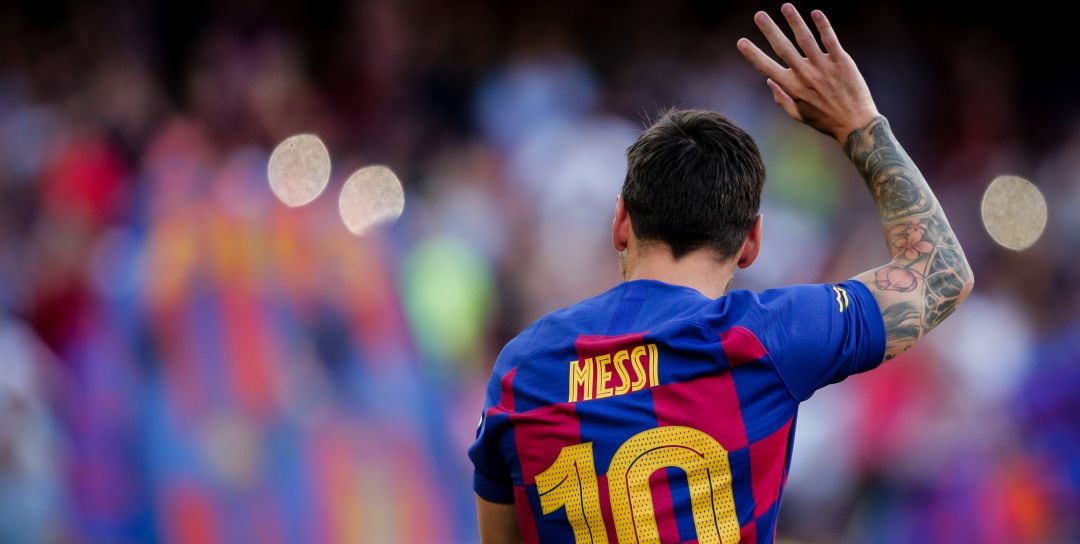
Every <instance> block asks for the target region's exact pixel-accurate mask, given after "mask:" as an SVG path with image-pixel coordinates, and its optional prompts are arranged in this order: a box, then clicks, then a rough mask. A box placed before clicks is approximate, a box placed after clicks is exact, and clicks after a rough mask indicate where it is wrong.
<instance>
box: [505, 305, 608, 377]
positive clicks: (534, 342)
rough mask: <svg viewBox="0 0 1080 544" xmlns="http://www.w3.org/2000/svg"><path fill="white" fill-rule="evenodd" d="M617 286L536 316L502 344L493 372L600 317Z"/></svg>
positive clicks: (568, 336)
mask: <svg viewBox="0 0 1080 544" xmlns="http://www.w3.org/2000/svg"><path fill="white" fill-rule="evenodd" d="M619 288H620V286H619V285H616V286H615V287H612V288H611V289H609V290H607V291H604V292H603V293H599V294H597V295H594V296H592V297H589V298H586V299H584V300H581V301H579V302H576V303H574V304H571V305H569V306H564V307H562V308H559V309H557V310H553V311H551V312H548V313H547V314H544V315H543V316H540V317H539V318H537V319H536V320H535V321H533V322H532V323H530V324H528V325H527V326H526V327H525V328H524V329H522V330H521V332H519V333H518V334H517V335H516V336H514V337H513V338H512V339H510V341H509V342H507V343H506V345H504V346H503V349H502V351H501V352H500V353H499V358H498V359H497V360H496V362H495V371H496V373H499V374H502V373H505V372H507V371H509V370H510V369H512V368H515V367H517V366H518V365H519V364H520V363H521V362H522V361H523V360H525V359H527V358H528V356H529V355H531V354H533V353H535V352H536V351H538V350H541V349H544V348H550V347H552V346H555V345H559V344H562V343H563V342H565V341H566V340H567V339H572V338H576V337H577V335H578V334H579V333H580V331H581V330H588V329H590V326H589V325H590V324H591V323H592V322H595V321H600V320H602V318H603V316H604V315H605V314H606V312H607V311H608V310H609V309H610V307H611V305H612V303H613V300H614V299H616V298H617V296H618V291H619Z"/></svg>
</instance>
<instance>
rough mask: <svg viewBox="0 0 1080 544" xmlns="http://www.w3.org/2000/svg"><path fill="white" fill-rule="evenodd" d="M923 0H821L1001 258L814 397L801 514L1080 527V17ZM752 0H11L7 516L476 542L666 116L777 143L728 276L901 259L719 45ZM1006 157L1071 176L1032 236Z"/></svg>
mask: <svg viewBox="0 0 1080 544" xmlns="http://www.w3.org/2000/svg"><path fill="white" fill-rule="evenodd" d="M914 6H915V5H914V4H909V3H907V2H898V1H893V2H872V3H871V2H867V3H860V4H854V3H852V4H847V5H830V4H823V5H809V4H805V3H800V4H798V7H800V8H801V9H802V10H803V11H804V13H806V12H808V11H809V9H810V8H815V7H816V8H824V9H825V10H826V13H827V14H828V15H829V16H830V18H832V19H833V22H834V24H835V26H836V28H837V30H838V33H839V35H840V38H841V41H842V42H843V43H844V44H845V47H846V48H847V49H848V50H849V51H851V52H852V55H853V56H854V58H855V60H856V62H857V63H858V65H859V66H860V68H861V69H862V71H863V73H864V75H865V77H866V79H867V80H868V82H869V84H870V87H871V90H872V92H873V93H874V96H875V98H876V100H877V103H878V106H879V109H880V110H881V111H882V112H883V113H884V114H885V115H886V116H888V117H889V119H890V121H891V123H892V125H893V127H894V129H895V130H896V132H897V134H898V136H899V138H900V140H901V141H902V142H903V144H904V145H905V146H906V147H907V149H908V151H909V152H910V153H911V154H912V155H913V156H914V158H915V159H916V162H917V163H918V164H919V166H920V168H921V170H922V171H923V172H924V174H926V176H927V178H928V179H929V180H930V182H931V184H932V185H933V186H934V188H935V190H936V191H938V194H939V196H940V199H941V200H942V202H943V204H944V206H945V209H946V210H947V211H948V213H949V217H950V219H951V220H952V222H953V224H954V226H955V227H956V230H957V231H958V234H959V236H960V239H961V241H962V242H963V244H964V247H965V250H966V251H967V254H968V256H969V258H970V260H971V262H972V264H973V267H974V269H975V271H976V275H977V276H978V286H977V288H976V292H975V294H974V295H973V296H972V297H971V299H970V300H969V302H968V303H967V305H966V306H965V307H964V308H963V309H962V310H961V311H960V312H959V313H958V314H957V315H956V316H955V317H954V318H953V319H951V320H949V321H947V322H946V323H945V324H944V325H943V326H942V327H940V329H939V330H936V331H935V332H934V333H933V334H932V335H931V336H930V338H929V340H928V341H926V342H925V343H923V344H920V345H919V346H918V347H917V348H916V349H914V350H913V351H912V352H910V353H909V354H907V355H905V356H904V357H903V358H901V359H899V360H896V361H893V362H890V363H888V364H886V365H884V366H883V367H882V368H881V369H880V370H877V371H875V372H873V373H871V374H869V375H862V376H858V377H855V378H852V379H849V380H848V381H847V382H845V383H843V384H841V385H838V386H834V387H831V388H829V389H826V390H824V391H822V392H819V393H818V394H817V395H815V397H814V398H813V399H812V400H811V401H810V402H808V403H807V404H806V405H804V408H803V411H802V417H801V418H800V424H799V428H798V434H797V438H796V444H797V445H796V452H795V459H794V462H793V469H792V474H791V477H790V481H789V485H788V488H787V493H786V495H785V504H784V507H783V509H782V510H781V522H780V535H781V537H782V539H784V540H785V541H787V542H881V543H891V542H912V541H921V542H988V543H997V542H1002V543H1004V542H1009V543H1012V542H1076V541H1078V539H1080V519H1078V516H1077V512H1080V394H1078V393H1077V392H1078V391H1080V297H1078V295H1080V260H1078V259H1077V257H1076V255H1077V251H1078V250H1080V102H1078V100H1077V97H1078V94H1077V88H1080V71H1078V70H1077V69H1076V67H1077V60H1076V54H1077V53H1078V52H1080V51H1078V50H1080V47H1077V46H1076V42H1075V35H1076V32H1075V28H1074V26H1075V21H1076V20H1078V17H1077V15H1078V13H1077V11H1078V9H1077V8H1076V7H1075V5H1074V6H1073V7H1060V8H1059V7H1049V6H1047V7H1038V6H1036V5H1035V4H1034V3H1030V2H1027V3H1023V4H1021V5H1012V6H1005V5H1003V6H1001V7H990V6H989V5H988V4H987V3H970V4H967V5H963V4H952V3H947V2H938V3H936V5H935V6H934V7H933V9H929V10H923V9H921V8H918V7H914ZM757 8H766V9H769V10H770V11H771V13H773V14H774V16H775V15H776V14H777V12H778V9H779V2H777V3H775V4H752V3H746V2H743V3H738V4H734V5H732V4H729V3H725V2H708V1H698V2H651V3H645V2H640V3H633V4H629V5H624V4H623V3H620V2H598V3H589V2H578V1H570V0H556V1H553V2H544V3H537V4H532V5H530V4H526V3H519V2H499V1H494V0H491V1H474V0H469V1H462V2H459V1H449V0H444V1H411V2H393V1H379V2H363V3H355V4H353V3H342V2H336V1H325V0H323V1H314V2H305V3H296V4H295V5H291V6H284V5H278V4H273V3H268V2H260V1H257V0H250V1H244V2H230V3H219V2H209V1H191V2H183V3H179V2H178V3H165V2H138V1H135V0H126V1H125V0H110V1H105V2H96V3H83V2H62V1H60V2H57V1H35V0H25V1H22V2H5V3H4V4H3V7H0V36H2V37H3V38H2V40H3V41H2V45H0V315H2V316H3V317H2V318H0V541H2V542H172V543H180V542H267V543H276V542H282V543H289V542H470V541H475V539H476V530H475V521H474V519H475V518H474V515H475V513H474V506H473V495H472V492H471V489H470V465H469V463H468V460H467V458H466V457H465V453H464V452H465V449H466V447H467V445H468V444H469V442H470V441H471V439H472V436H473V432H474V429H475V424H476V419H477V417H478V415H479V409H480V404H481V401H482V393H481V392H482V387H483V383H484V380H485V378H486V374H487V372H488V371H489V369H490V365H491V363H492V361H493V359H494V356H495V355H496V353H497V352H498V349H499V348H500V347H501V344H502V343H503V342H505V341H506V340H507V339H509V338H510V337H511V336H512V335H513V334H514V333H515V332H516V331H517V330H519V328H520V327H522V326H523V325H525V324H527V323H528V322H530V321H532V320H533V319H535V318H536V317H538V316H540V315H542V314H543V313H544V312H547V311H549V310H551V309H554V308H556V307H559V306H561V305H565V304H568V303H571V302H574V301H576V300H577V299H579V298H582V297H585V296H588V295H591V294H593V293H595V292H598V291H600V290H603V289H605V288H606V287H608V286H610V285H611V284H613V282H615V281H617V276H616V272H617V268H616V258H615V254H614V251H613V250H612V249H611V248H610V243H609V225H610V216H611V213H612V210H613V207H614V202H615V195H616V194H617V192H618V190H619V187H620V186H621V182H622V177H623V174H624V168H625V166H624V150H625V147H626V146H627V145H628V144H629V143H630V142H631V141H632V140H633V138H634V137H635V135H636V133H637V131H639V130H640V128H641V127H642V126H643V123H644V122H645V121H646V120H647V119H648V118H649V117H650V116H651V115H654V114H655V112H656V111H657V110H659V109H661V108H664V107H667V106H673V105H677V106H683V107H702V108H711V109H715V110H718V111H720V112H722V113H724V114H726V115H728V116H730V117H731V118H733V119H734V120H735V121H737V122H738V123H740V124H741V125H743V126H745V127H746V128H747V129H748V131H749V132H750V133H751V134H752V135H753V136H754V137H755V138H756V139H757V140H758V142H759V144H760V146H761V148H762V152H763V155H764V157H765V159H766V162H767V167H768V172H769V178H768V182H767V184H766V192H765V195H766V199H765V204H764V209H763V211H764V213H765V217H766V221H765V241H766V242H765V249H764V251H763V255H762V257H761V259H760V261H759V262H758V264H756V265H755V266H754V267H752V268H751V269H750V270H749V271H744V272H741V273H740V274H739V275H738V277H737V279H736V284H737V285H736V287H741V288H752V289H759V288H765V287H769V286H776V285H780V284H785V283H791V282H807V281H826V280H840V279H844V278H846V277H849V276H851V275H853V274H855V273H857V272H859V271H861V270H864V269H866V268H868V267H870V266H872V265H876V264H878V262H879V261H881V260H882V259H883V258H885V255H886V253H885V250H884V248H883V247H882V241H881V234H880V232H879V229H878V226H877V222H876V218H875V216H874V215H873V209H872V205H871V202H870V199H869V198H868V197H867V195H866V194H864V192H865V191H864V189H863V188H862V184H861V183H860V180H858V178H857V175H856V174H855V172H854V169H853V168H852V167H850V165H849V164H848V163H847V162H846V160H845V159H844V157H843V155H842V154H841V153H840V152H839V150H838V147H837V146H836V145H835V144H834V143H832V142H830V141H827V140H826V139H825V138H823V137H821V136H820V135H818V134H817V133H815V132H813V131H812V130H810V129H808V128H806V127H803V126H800V125H797V124H796V123H794V122H793V121H791V120H790V119H788V118H786V116H785V115H784V114H783V112H782V111H781V110H780V109H779V108H778V107H776V106H775V105H774V104H772V103H771V97H770V94H769V92H768V89H767V87H766V86H765V84H764V82H763V81H762V80H761V78H760V77H759V76H758V75H757V74H756V73H755V72H753V70H752V69H751V68H750V67H749V65H748V64H746V63H745V61H744V60H743V59H742V58H741V57H739V56H738V53H737V51H736V50H735V46H734V45H735V41H736V39H737V38H738V37H740V36H747V37H750V38H751V39H753V40H755V41H756V42H757V43H759V44H763V43H764V41H763V40H762V39H761V38H760V36H759V35H758V33H757V31H756V29H755V28H754V27H753V24H752V21H751V14H752V12H753V10H754V9H757ZM1062 10H1064V11H1062ZM1069 10H1071V13H1070V12H1069ZM298 132H315V133H318V134H319V135H321V136H322V137H323V138H324V139H325V141H326V142H327V145H328V147H329V149H330V153H331V156H332V157H333V159H334V170H333V175H332V178H331V184H330V187H329V188H328V190H327V191H326V193H325V194H323V195H322V197H321V198H320V199H319V200H317V201H316V202H315V203H313V204H311V205H308V206H306V207H302V208H297V209H289V208H286V207H284V206H282V205H281V204H280V203H278V202H277V201H276V200H275V199H274V197H273V195H272V193H271V192H270V190H269V187H268V184H267V180H266V164H267V158H268V153H269V150H270V149H271V148H272V147H273V146H274V145H275V144H276V143H277V142H279V141H281V140H282V139H284V138H285V137H287V136H289V135H291V134H295V133H298ZM374 163H380V164H386V165H388V166H390V167H391V168H393V169H394V170H395V171H396V172H397V173H398V174H399V176H400V177H401V179H402V181H403V183H404V185H405V188H406V207H405V213H404V215H403V217H402V218H401V220H400V221H398V222H397V223H396V224H394V225H393V226H390V227H388V228H384V229H380V230H377V231H374V232H372V233H369V234H368V235H365V236H363V237H359V238H357V237H354V236H352V235H351V234H349V233H348V231H347V230H346V229H345V228H344V226H343V225H342V223H341V220H340V218H339V217H338V214H337V208H336V195H337V192H338V190H339V189H340V186H341V182H342V181H343V180H344V178H345V176H347V175H348V173H349V172H351V171H352V170H354V169H355V168H357V167H358V166H362V165H367V164H374ZM1001 173H1013V174H1018V175H1022V176H1025V177H1028V178H1029V179H1032V180H1033V181H1034V182H1035V183H1036V184H1037V185H1038V186H1039V187H1040V188H1041V189H1042V191H1043V192H1044V193H1045V195H1046V197H1047V200H1048V202H1049V208H1050V209H1049V212H1050V215H1049V224H1048V225H1047V230H1046V232H1045V234H1044V235H1043V237H1042V239H1041V240H1040V241H1039V242H1038V243H1037V244H1036V245H1035V246H1033V247H1032V248H1030V249H1028V250H1026V251H1023V252H1021V253H1015V252H1010V251H1007V250H1004V249H1002V248H999V247H998V246H996V245H995V244H994V243H993V242H992V240H991V239H990V238H989V237H988V236H987V234H986V233H985V231H984V230H983V228H982V226H981V224H980V221H979V208H978V203H979V198H980V195H981V193H982V191H983V189H984V188H985V187H986V185H987V184H988V183H989V181H990V180H991V179H992V178H993V176H995V175H997V174H1001Z"/></svg>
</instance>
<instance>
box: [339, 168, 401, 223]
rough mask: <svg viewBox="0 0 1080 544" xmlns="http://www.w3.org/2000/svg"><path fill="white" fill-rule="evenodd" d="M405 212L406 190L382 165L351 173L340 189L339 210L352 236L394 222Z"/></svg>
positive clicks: (390, 171) (392, 173)
mask: <svg viewBox="0 0 1080 544" xmlns="http://www.w3.org/2000/svg"><path fill="white" fill-rule="evenodd" d="M404 210H405V190H404V189H403V188H402V187H401V181H399V180H398V178H397V176H396V175H394V172H393V171H392V170H390V169H389V168H387V167H385V166H367V167H364V168H361V169H359V170H357V171H356V172H353V175H351V176H349V179H348V180H346V181H345V186H344V187H342V188H341V197H340V198H339V199H338V211H339V212H340V213H341V220H342V221H344V222H345V226H346V227H348V229H349V231H350V232H352V233H353V234H356V235H360V234H363V233H365V232H367V230H368V229H370V228H371V227H374V226H376V225H380V224H384V223H388V222H393V221H395V220H397V218H398V217H401V212H402V211H404Z"/></svg>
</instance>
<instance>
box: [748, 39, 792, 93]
mask: <svg viewBox="0 0 1080 544" xmlns="http://www.w3.org/2000/svg"><path fill="white" fill-rule="evenodd" d="M736 47H737V48H738V49H739V52H740V53H742V54H743V56H744V57H746V60H748V61H750V64H753V65H754V68H756V69H757V71H758V72H761V75H763V76H765V77H768V78H772V79H774V80H776V81H784V82H787V81H788V80H789V77H790V76H789V75H788V71H787V68H784V67H783V66H780V64H779V63H778V62H776V61H775V60H773V58H772V57H770V56H769V55H767V54H765V52H764V51H762V50H761V49H759V48H758V46H757V45H754V42H752V41H750V40H748V39H746V38H740V39H739V42H738V43H737V44H736Z"/></svg>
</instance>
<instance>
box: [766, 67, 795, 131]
mask: <svg viewBox="0 0 1080 544" xmlns="http://www.w3.org/2000/svg"><path fill="white" fill-rule="evenodd" d="M765 83H767V84H768V85H769V89H772V94H773V100H775V101H776V103H777V104H779V105H780V107H781V108H782V109H783V110H784V111H786V112H787V114H788V115H790V116H791V117H793V118H794V119H795V120H796V121H802V115H800V114H799V109H798V108H797V107H795V100H793V99H792V98H791V95H789V94H787V92H785V91H784V89H782V88H781V87H780V84H779V83H777V82H775V81H773V80H772V78H767V79H765Z"/></svg>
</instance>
